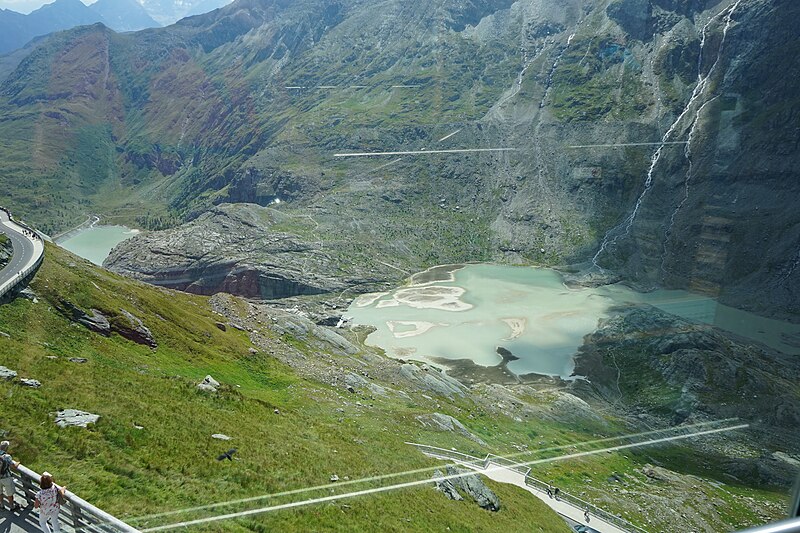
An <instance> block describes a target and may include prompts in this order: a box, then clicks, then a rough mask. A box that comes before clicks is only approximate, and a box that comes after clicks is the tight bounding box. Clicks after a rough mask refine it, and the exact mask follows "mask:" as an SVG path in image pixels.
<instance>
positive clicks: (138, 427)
mask: <svg viewBox="0 0 800 533" xmlns="http://www.w3.org/2000/svg"><path fill="white" fill-rule="evenodd" d="M133 427H134V428H136V429H144V426H140V425H139V424H134V425H133Z"/></svg>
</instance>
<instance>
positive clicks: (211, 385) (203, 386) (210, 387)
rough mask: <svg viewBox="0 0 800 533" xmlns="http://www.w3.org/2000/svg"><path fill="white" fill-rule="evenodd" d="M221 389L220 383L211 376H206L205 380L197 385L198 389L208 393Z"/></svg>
mask: <svg viewBox="0 0 800 533" xmlns="http://www.w3.org/2000/svg"><path fill="white" fill-rule="evenodd" d="M218 387H219V381H217V380H216V379H214V378H212V377H211V376H206V377H205V378H203V381H201V382H200V383H198V384H197V388H198V389H200V390H202V391H206V392H217V388H218Z"/></svg>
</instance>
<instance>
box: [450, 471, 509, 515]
mask: <svg viewBox="0 0 800 533" xmlns="http://www.w3.org/2000/svg"><path fill="white" fill-rule="evenodd" d="M461 472H463V471H462V470H460V469H458V468H456V467H454V466H452V465H448V466H447V473H448V475H453V474H457V473H461ZM453 484H454V485H456V486H457V487H458V488H460V489H461V490H463V491H464V492H465V493H466V494H468V495H469V496H470V497H471V498H472V499H473V500H475V503H477V504H478V506H480V507H482V508H484V509H486V510H487V511H494V512H497V511H499V510H500V498H498V497H497V495H496V494H495V493H494V492H492V490H491V489H490V488H489V487H487V486H486V484H485V483H484V482H483V481H481V479H480V478H479V477H478V476H477V475H476V474H471V475H468V476H462V477H459V478H455V479H454V480H453Z"/></svg>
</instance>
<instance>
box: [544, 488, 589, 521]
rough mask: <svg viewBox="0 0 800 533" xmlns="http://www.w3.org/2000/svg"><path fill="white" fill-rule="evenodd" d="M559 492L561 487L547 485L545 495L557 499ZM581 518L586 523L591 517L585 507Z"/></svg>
mask: <svg viewBox="0 0 800 533" xmlns="http://www.w3.org/2000/svg"><path fill="white" fill-rule="evenodd" d="M559 494H561V489H559V488H558V487H552V486H550V485H547V495H548V496H549V497H550V498H555V499H556V500H558V495H559ZM583 518H584V520H586V523H587V524H588V523H589V521H590V520H591V518H590V517H589V509H585V510H584V511H583Z"/></svg>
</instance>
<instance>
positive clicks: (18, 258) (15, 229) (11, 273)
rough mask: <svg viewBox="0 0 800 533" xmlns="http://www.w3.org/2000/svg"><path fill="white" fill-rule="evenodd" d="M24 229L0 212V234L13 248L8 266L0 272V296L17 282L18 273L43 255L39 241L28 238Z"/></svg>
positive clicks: (6, 214) (42, 244) (40, 241)
mask: <svg viewBox="0 0 800 533" xmlns="http://www.w3.org/2000/svg"><path fill="white" fill-rule="evenodd" d="M24 231H25V230H24V228H22V227H20V226H18V225H17V224H15V223H14V222H13V221H12V220H10V219H9V216H8V213H6V212H5V211H3V210H0V233H4V234H5V235H6V236H7V237H8V238H9V239H10V240H11V244H12V246H13V248H14V254H13V255H12V256H11V260H10V261H9V262H8V264H7V265H6V266H5V267H4V268H3V269H2V270H0V295H2V294H4V293H5V292H6V290H5V289H6V288H7V287H8V286H9V285H10V286H13V285H15V284H16V283H17V282H18V281H19V273H20V272H23V271H25V270H27V269H28V268H29V267H32V266H33V265H34V264H35V263H36V262H37V261H38V260H39V258H40V257H41V256H42V254H43V253H44V243H42V240H41V239H38V238H37V239H34V238H33V237H28V236H27V235H25V233H24Z"/></svg>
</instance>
